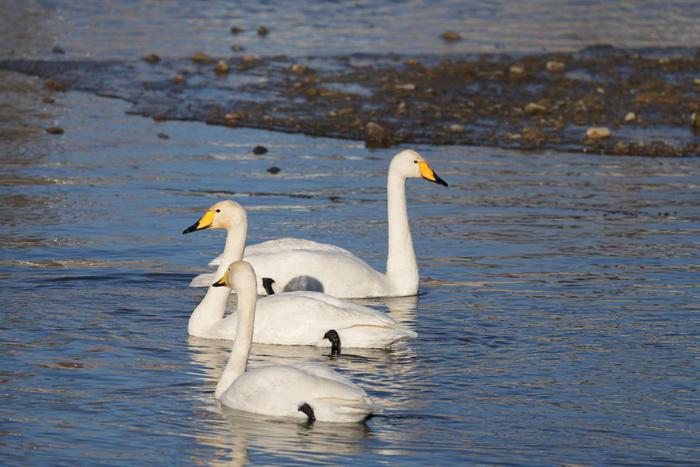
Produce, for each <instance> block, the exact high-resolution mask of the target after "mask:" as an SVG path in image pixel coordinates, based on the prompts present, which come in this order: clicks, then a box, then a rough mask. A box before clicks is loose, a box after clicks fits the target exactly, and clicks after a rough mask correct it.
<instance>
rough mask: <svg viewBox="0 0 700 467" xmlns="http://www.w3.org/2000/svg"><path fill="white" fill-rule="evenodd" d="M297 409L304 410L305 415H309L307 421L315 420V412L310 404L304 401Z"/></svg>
mask: <svg viewBox="0 0 700 467" xmlns="http://www.w3.org/2000/svg"><path fill="white" fill-rule="evenodd" d="M297 410H298V411H299V412H304V413H305V414H306V416H307V417H309V423H313V422H315V421H316V414H315V413H314V409H313V408H311V406H310V405H309V404H307V403H306V402H304V403H303V404H301V405H300V406H299V408H298V409H297Z"/></svg>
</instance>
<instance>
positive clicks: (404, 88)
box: [395, 83, 416, 91]
mask: <svg viewBox="0 0 700 467" xmlns="http://www.w3.org/2000/svg"><path fill="white" fill-rule="evenodd" d="M395 88H396V89H398V90H399V91H415V90H416V85H415V84H413V83H406V84H397V85H396V86H395Z"/></svg>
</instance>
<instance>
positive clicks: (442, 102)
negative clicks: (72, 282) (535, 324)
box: [0, 46, 700, 156]
mask: <svg viewBox="0 0 700 467" xmlns="http://www.w3.org/2000/svg"><path fill="white" fill-rule="evenodd" d="M191 60H192V62H194V63H195V64H215V63H217V62H218V65H217V66H216V70H215V71H216V72H217V73H211V71H209V72H208V73H207V70H206V69H205V68H202V67H198V66H194V67H193V66H192V65H191V64H190V66H189V67H188V66H186V63H187V61H186V60H167V61H162V62H160V63H159V64H158V72H160V73H163V72H167V73H169V76H176V79H175V80H173V79H172V78H170V79H167V80H162V81H157V80H154V79H151V80H148V79H146V78H144V73H146V76H147V73H148V71H146V72H144V69H143V67H142V66H139V65H138V64H137V63H136V62H128V61H127V62H80V61H72V62H68V61H61V62H50V61H30V60H6V61H2V62H0V68H4V69H9V70H14V71H20V72H24V73H29V74H34V75H38V76H40V77H41V78H43V79H44V80H45V83H46V86H47V88H49V89H52V90H59V89H67V88H68V87H70V88H71V89H76V90H83V91H90V92H95V93H106V92H109V94H110V95H111V96H113V97H119V98H123V99H125V100H128V101H129V102H131V103H132V104H133V107H132V109H131V112H133V113H137V114H141V115H148V116H157V118H156V119H157V120H161V119H168V120H200V121H205V122H207V123H209V124H215V125H224V126H236V127H253V128H264V129H269V130H275V131H286V132H297V133H305V134H308V135H313V136H331V137H339V138H347V139H356V140H365V141H366V142H367V146H369V147H387V146H390V145H398V144H417V143H419V144H420V143H425V144H439V145H450V144H467V145H481V146H496V147H504V148H517V149H538V150H541V149H556V150H563V151H569V152H584V153H591V152H594V153H607V154H620V155H627V154H636V155H648V156H684V155H700V141H698V139H697V138H698V137H697V134H696V132H694V131H693V130H694V129H696V128H697V125H698V123H697V117H695V118H693V117H692V116H693V115H696V116H697V115H700V97H699V96H698V93H697V84H696V79H697V78H696V77H697V76H698V74H700V54H699V53H698V51H697V50H696V49H690V48H686V49H680V50H679V49H648V50H625V49H616V48H613V47H608V46H596V47H589V48H586V49H583V50H581V51H579V52H576V53H542V54H530V55H519V56H512V55H508V54H490V55H470V56H462V57H448V58H445V57H439V56H415V57H405V56H399V55H350V56H335V57H303V58H300V57H296V58H293V59H292V58H289V57H286V56H272V57H259V56H253V55H250V56H244V57H237V58H224V59H219V58H214V57H211V56H209V55H206V54H203V53H198V54H195V55H193V56H192V58H191ZM192 62H190V63H192ZM141 63H143V62H141ZM229 65H230V70H231V71H232V72H231V74H230V75H229V76H230V77H229V78H228V79H225V80H223V79H220V76H221V75H226V74H228V71H229ZM233 70H235V73H233ZM153 73H155V72H153ZM217 75H218V76H219V79H217ZM194 79H196V81H197V86H196V87H194V86H186V83H188V82H190V81H191V80H194ZM49 83H50V84H49ZM53 83H60V84H62V85H63V86H54V85H53ZM64 83H65V84H64ZM105 83H109V84H110V85H111V87H110V89H108V90H106V89H105ZM141 89H146V90H147V91H148V93H147V95H144V93H143V92H141ZM163 109H168V110H167V111H163ZM375 125H379V128H381V131H379V129H378V128H377V127H375ZM602 127H604V128H607V129H608V130H609V132H610V133H609V135H608V136H607V137H598V135H597V133H596V134H594V135H593V136H591V135H587V134H586V129H587V128H602ZM379 133H382V135H380V134H379Z"/></svg>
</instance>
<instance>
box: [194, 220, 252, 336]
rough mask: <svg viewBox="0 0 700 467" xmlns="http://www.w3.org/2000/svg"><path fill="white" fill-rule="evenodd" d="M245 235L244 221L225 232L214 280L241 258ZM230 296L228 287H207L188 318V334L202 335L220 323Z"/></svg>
mask: <svg viewBox="0 0 700 467" xmlns="http://www.w3.org/2000/svg"><path fill="white" fill-rule="evenodd" d="M247 233H248V223H247V221H246V219H243V220H242V221H241V222H239V223H238V224H237V225H236V226H234V227H230V228H228V229H227V230H226V244H225V246H224V252H223V253H222V254H221V263H219V267H218V268H217V269H216V273H215V274H214V275H215V278H214V280H218V279H220V278H221V277H222V276H223V275H224V274H226V270H227V269H228V267H229V265H230V264H231V263H233V262H234V261H240V260H241V259H242V258H243V250H244V249H245V241H246V235H247ZM230 294H231V290H230V289H229V288H228V287H209V289H207V293H206V295H204V298H203V299H202V301H201V302H199V305H197V308H195V309H194V311H193V312H192V316H190V321H189V323H188V325H187V328H188V332H189V333H190V334H191V335H194V336H197V335H203V334H206V331H207V330H208V329H209V328H211V327H212V326H214V325H215V324H216V323H218V322H219V321H221V320H222V319H223V318H224V314H225V313H226V303H227V302H228V298H229V295H230Z"/></svg>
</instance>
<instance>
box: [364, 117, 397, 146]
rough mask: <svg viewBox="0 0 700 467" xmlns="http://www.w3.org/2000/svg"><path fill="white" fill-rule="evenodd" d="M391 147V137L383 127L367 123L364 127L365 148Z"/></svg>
mask: <svg viewBox="0 0 700 467" xmlns="http://www.w3.org/2000/svg"><path fill="white" fill-rule="evenodd" d="M390 146H391V136H390V135H389V132H388V131H387V130H386V129H384V127H383V126H381V125H379V124H378V123H374V122H369V123H368V124H367V125H366V126H365V147H368V148H388V147H390Z"/></svg>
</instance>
